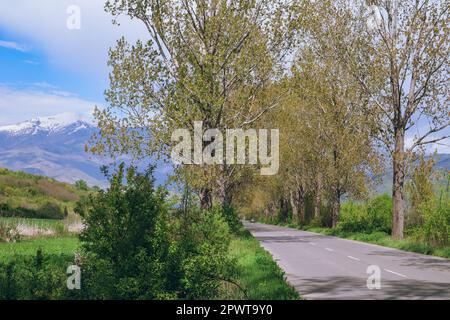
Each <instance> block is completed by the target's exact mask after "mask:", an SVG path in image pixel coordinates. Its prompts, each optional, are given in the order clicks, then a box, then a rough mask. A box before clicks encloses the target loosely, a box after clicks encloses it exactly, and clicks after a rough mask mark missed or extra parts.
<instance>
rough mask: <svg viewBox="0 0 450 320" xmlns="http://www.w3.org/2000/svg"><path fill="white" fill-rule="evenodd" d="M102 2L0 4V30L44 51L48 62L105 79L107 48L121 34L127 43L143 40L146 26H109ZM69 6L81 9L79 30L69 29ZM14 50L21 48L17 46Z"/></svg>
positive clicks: (134, 23) (125, 22)
mask: <svg viewBox="0 0 450 320" xmlns="http://www.w3.org/2000/svg"><path fill="white" fill-rule="evenodd" d="M104 3H105V1H104V0H95V1H92V0H58V1H54V0H39V1H36V0H16V1H0V27H1V28H2V29H4V30H5V31H6V34H8V36H10V37H20V38H21V39H24V41H26V42H27V43H29V44H31V45H32V47H33V48H36V49H38V50H39V51H43V52H44V53H45V54H46V56H47V57H48V59H49V61H50V62H51V63H54V64H55V65H57V66H58V67H62V68H64V69H65V70H68V71H72V72H76V73H80V74H82V75H83V74H84V75H91V76H94V77H106V75H107V70H108V69H107V65H106V63H107V57H108V49H109V47H111V46H113V45H114V44H115V41H116V40H117V39H119V38H120V37H121V36H122V35H123V36H125V37H126V38H127V39H129V40H130V41H135V40H137V39H145V38H146V32H145V27H144V26H143V25H142V24H141V23H139V22H138V21H131V20H130V19H128V18H124V19H123V20H121V21H120V22H121V25H120V26H114V25H112V23H111V19H112V17H111V15H110V14H109V13H106V12H105V11H104V9H103V6H104ZM71 5H76V6H78V7H79V8H80V10H81V11H80V17H81V25H80V26H81V28H80V29H79V30H77V29H73V30H70V29H68V28H67V20H68V18H69V17H70V14H69V13H67V9H68V8H69V7H70V6H71ZM17 48H21V47H20V46H18V47H17Z"/></svg>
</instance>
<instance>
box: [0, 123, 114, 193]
mask: <svg viewBox="0 0 450 320" xmlns="http://www.w3.org/2000/svg"><path fill="white" fill-rule="evenodd" d="M95 130H96V128H95V127H94V126H93V125H92V124H91V123H89V122H88V121H86V120H84V119H82V118H80V117H77V116H74V115H71V114H61V115H57V116H52V117H42V118H37V119H32V120H30V121H26V122H22V123H19V124H15V125H9V126H3V127H0V167H5V168H8V169H11V170H23V171H25V172H29V173H35V174H40V175H45V176H48V177H51V178H55V179H57V180H60V181H64V182H68V183H73V182H75V181H76V180H79V179H83V180H85V181H87V182H88V183H89V184H90V185H98V186H104V185H106V182H105V179H104V177H103V175H102V174H101V172H100V169H99V168H100V166H101V165H102V164H104V161H102V159H100V158H97V157H93V156H91V155H88V154H86V153H85V151H84V145H85V143H86V141H87V140H88V139H89V137H90V136H91V135H92V134H93V133H94V132H95Z"/></svg>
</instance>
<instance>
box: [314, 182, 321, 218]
mask: <svg viewBox="0 0 450 320" xmlns="http://www.w3.org/2000/svg"><path fill="white" fill-rule="evenodd" d="M314 197H315V199H314V218H319V216H320V206H321V203H322V177H321V176H320V174H318V175H317V178H316V190H315V194H314Z"/></svg>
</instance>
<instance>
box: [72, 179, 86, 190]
mask: <svg viewBox="0 0 450 320" xmlns="http://www.w3.org/2000/svg"><path fill="white" fill-rule="evenodd" d="M75 188H77V189H78V190H82V191H87V190H88V189H89V187H88V185H87V182H86V181H84V180H78V181H75Z"/></svg>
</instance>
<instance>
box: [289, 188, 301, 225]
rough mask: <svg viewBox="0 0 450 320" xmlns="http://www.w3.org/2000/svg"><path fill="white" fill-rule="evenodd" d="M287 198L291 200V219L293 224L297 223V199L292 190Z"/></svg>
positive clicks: (298, 221) (298, 220)
mask: <svg viewBox="0 0 450 320" xmlns="http://www.w3.org/2000/svg"><path fill="white" fill-rule="evenodd" d="M289 200H290V202H291V208H292V220H293V222H294V223H295V224H299V223H300V219H299V215H298V201H297V197H296V195H295V192H294V191H293V192H291V195H290V197H289Z"/></svg>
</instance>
